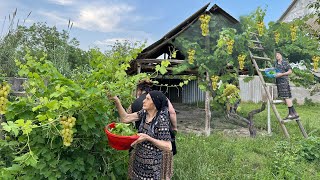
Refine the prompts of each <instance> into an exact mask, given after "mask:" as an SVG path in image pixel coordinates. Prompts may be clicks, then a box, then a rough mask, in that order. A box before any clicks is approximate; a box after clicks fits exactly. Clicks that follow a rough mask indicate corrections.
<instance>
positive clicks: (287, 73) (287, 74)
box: [276, 69, 292, 78]
mask: <svg viewBox="0 0 320 180" xmlns="http://www.w3.org/2000/svg"><path fill="white" fill-rule="evenodd" d="M291 73H292V70H291V69H289V70H288V71H287V72H284V73H277V75H276V77H277V78H278V77H282V76H289V75H290V74H291Z"/></svg>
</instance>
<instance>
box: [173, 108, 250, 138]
mask: <svg viewBox="0 0 320 180" xmlns="http://www.w3.org/2000/svg"><path fill="white" fill-rule="evenodd" d="M173 107H174V108H175V109H176V111H177V121H178V131H179V132H183V133H195V134H198V135H200V134H205V131H204V128H205V114H206V112H205V109H204V108H203V107H200V106H199V107H197V106H196V105H187V104H181V103H174V104H173ZM212 116H213V118H212V121H211V133H212V132H213V131H222V132H223V134H225V135H231V136H233V135H235V136H244V137H248V136H250V133H249V130H248V128H244V127H240V126H237V125H234V124H231V123H230V122H227V121H226V120H224V118H223V117H219V118H217V117H215V116H214V114H213V115H212Z"/></svg>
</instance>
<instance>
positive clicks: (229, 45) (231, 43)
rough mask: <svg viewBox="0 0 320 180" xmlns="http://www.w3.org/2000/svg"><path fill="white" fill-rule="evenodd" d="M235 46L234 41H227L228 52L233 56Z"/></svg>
mask: <svg viewBox="0 0 320 180" xmlns="http://www.w3.org/2000/svg"><path fill="white" fill-rule="evenodd" d="M233 44H234V40H233V39H229V40H227V52H228V54H232V51H233Z"/></svg>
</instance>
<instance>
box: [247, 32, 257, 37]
mask: <svg viewBox="0 0 320 180" xmlns="http://www.w3.org/2000/svg"><path fill="white" fill-rule="evenodd" d="M249 33H250V34H253V35H256V36H257V35H259V34H257V33H254V32H249Z"/></svg>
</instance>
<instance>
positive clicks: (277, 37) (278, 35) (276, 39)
mask: <svg viewBox="0 0 320 180" xmlns="http://www.w3.org/2000/svg"><path fill="white" fill-rule="evenodd" d="M274 40H275V41H276V44H278V43H279V40H280V33H279V32H277V31H276V32H274Z"/></svg>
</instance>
